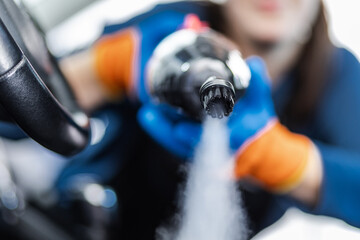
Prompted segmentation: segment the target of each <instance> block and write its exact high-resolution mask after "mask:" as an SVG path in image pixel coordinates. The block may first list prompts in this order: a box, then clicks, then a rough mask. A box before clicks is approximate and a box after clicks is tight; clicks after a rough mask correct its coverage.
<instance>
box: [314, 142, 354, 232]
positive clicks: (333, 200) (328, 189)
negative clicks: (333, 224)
mask: <svg viewBox="0 0 360 240" xmlns="http://www.w3.org/2000/svg"><path fill="white" fill-rule="evenodd" d="M316 144H317V146H318V148H319V150H320V152H321V155H322V158H323V168H324V178H323V184H322V188H321V192H320V199H319V203H318V205H317V206H316V208H315V209H313V211H312V212H313V213H315V214H321V215H327V216H331V217H336V218H339V219H342V220H344V221H345V222H347V223H349V224H351V225H353V226H356V227H360V191H359V190H360V153H359V152H355V151H350V150H344V149H341V148H335V147H334V146H330V145H326V144H322V143H316Z"/></svg>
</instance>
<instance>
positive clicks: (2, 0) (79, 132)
mask: <svg viewBox="0 0 360 240" xmlns="http://www.w3.org/2000/svg"><path fill="white" fill-rule="evenodd" d="M0 106H1V107H2V109H1V111H0V119H1V120H3V121H13V122H15V123H16V124H17V125H18V126H19V127H20V128H21V129H22V130H23V131H24V132H25V133H26V134H27V135H28V136H29V137H31V138H33V139H34V140H35V141H37V142H38V143H40V144H41V145H43V146H44V147H46V148H48V149H50V150H52V151H54V152H57V153H59V154H62V155H65V156H71V155H74V154H76V153H78V152H80V151H81V150H83V149H84V148H85V147H86V146H87V144H88V142H89V120H88V118H87V116H86V115H85V114H84V113H83V112H82V111H81V109H80V108H79V107H78V105H77V104H76V101H75V98H74V95H73V94H72V92H71V89H70V87H69V86H68V84H67V82H66V80H65V78H64V76H63V75H62V73H61V71H60V69H59V67H58V65H57V63H56V61H55V59H54V57H53V56H52V55H51V54H50V53H49V51H48V48H47V47H46V43H45V41H44V38H43V36H42V34H41V32H40V31H39V29H38V28H37V26H36V25H35V24H34V22H33V21H32V19H31V18H30V16H29V15H28V14H27V13H26V11H25V10H24V8H23V7H22V6H21V5H17V4H15V3H14V2H13V0H0Z"/></svg>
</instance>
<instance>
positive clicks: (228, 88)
mask: <svg viewBox="0 0 360 240" xmlns="http://www.w3.org/2000/svg"><path fill="white" fill-rule="evenodd" d="M199 94H200V101H201V103H202V106H203V108H204V110H205V111H206V113H207V114H208V115H210V116H212V117H213V118H223V117H224V116H225V117H227V116H229V114H230V113H231V112H232V110H233V107H234V99H235V90H234V86H233V85H232V84H231V82H229V81H226V80H224V79H219V78H216V77H210V78H209V79H208V80H206V81H205V82H204V84H203V85H202V86H201V87H200V91H199Z"/></svg>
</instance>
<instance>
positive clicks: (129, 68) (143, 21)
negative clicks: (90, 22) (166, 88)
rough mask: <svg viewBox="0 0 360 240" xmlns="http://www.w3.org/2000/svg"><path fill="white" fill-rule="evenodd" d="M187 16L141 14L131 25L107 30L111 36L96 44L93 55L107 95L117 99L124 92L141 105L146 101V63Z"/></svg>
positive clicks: (115, 26)
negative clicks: (161, 42) (136, 98)
mask: <svg viewBox="0 0 360 240" xmlns="http://www.w3.org/2000/svg"><path fill="white" fill-rule="evenodd" d="M188 16H189V15H184V14H182V13H180V12H160V13H155V14H153V15H149V14H147V15H141V16H139V17H137V18H136V19H134V20H133V22H134V24H133V22H129V23H128V24H125V25H126V26H124V24H123V25H114V26H109V27H108V28H106V29H110V30H109V31H110V32H111V33H108V34H106V35H104V36H102V37H101V38H100V39H99V40H98V41H97V42H96V44H95V45H94V48H93V49H94V51H93V52H94V58H95V69H96V72H97V75H98V77H99V79H100V80H101V82H102V83H103V85H104V87H105V88H106V89H107V91H108V94H109V96H112V97H114V98H118V97H119V96H120V95H121V94H122V93H123V92H127V93H128V95H135V96H136V97H138V98H139V99H140V100H141V101H142V102H147V101H148V100H149V95H148V93H147V90H146V84H145V81H144V78H145V68H146V63H147V62H148V59H149V58H150V56H151V54H152V52H153V50H154V49H155V47H156V46H157V45H158V43H159V42H160V41H161V40H162V39H163V38H165V37H166V36H168V35H170V34H171V33H173V32H175V31H176V30H178V29H180V28H182V27H184V24H186V20H187V19H188ZM114 29H115V30H114ZM105 31H106V30H105Z"/></svg>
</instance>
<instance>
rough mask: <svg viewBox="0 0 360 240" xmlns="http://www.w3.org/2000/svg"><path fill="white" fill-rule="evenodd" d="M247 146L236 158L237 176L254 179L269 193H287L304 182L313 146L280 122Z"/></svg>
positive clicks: (268, 128) (308, 140)
mask: <svg viewBox="0 0 360 240" xmlns="http://www.w3.org/2000/svg"><path fill="white" fill-rule="evenodd" d="M270 124H271V125H268V126H267V127H266V129H265V130H264V131H263V132H262V133H259V134H258V135H257V136H255V137H254V139H253V140H250V142H248V143H245V146H244V147H242V148H241V149H240V150H239V152H238V153H237V155H236V164H235V176H236V177H237V178H241V177H244V176H247V175H249V176H252V177H254V178H256V179H257V180H259V181H261V182H262V183H263V184H264V185H265V187H267V188H268V189H269V190H272V191H276V192H286V191H288V190H290V189H292V188H293V187H294V186H296V185H297V184H298V183H299V182H300V181H301V179H302V177H303V175H304V173H305V169H306V166H307V163H308V160H309V157H310V153H311V146H312V143H311V141H310V139H308V138H307V137H305V136H304V135H300V134H295V133H292V132H290V131H289V130H288V129H287V128H286V127H284V126H283V125H281V124H280V123H279V122H278V121H275V122H272V123H270Z"/></svg>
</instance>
